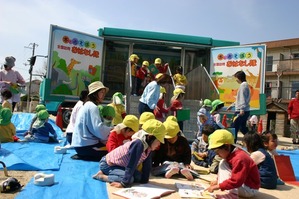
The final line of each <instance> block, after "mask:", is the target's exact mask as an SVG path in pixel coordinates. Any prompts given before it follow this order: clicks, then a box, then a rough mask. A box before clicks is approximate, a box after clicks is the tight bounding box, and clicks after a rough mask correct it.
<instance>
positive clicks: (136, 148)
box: [93, 119, 165, 188]
mask: <svg viewBox="0 0 299 199" xmlns="http://www.w3.org/2000/svg"><path fill="white" fill-rule="evenodd" d="M164 136H165V127H164V125H163V123H162V122H160V121H158V120H156V119H151V120H148V121H147V122H145V123H144V124H143V126H142V130H140V131H138V132H137V133H135V134H134V135H133V136H132V141H130V142H126V143H125V144H123V145H121V146H119V147H117V148H116V149H114V150H112V151H111V152H109V153H108V154H107V155H106V156H104V157H103V158H102V159H101V161H100V171H99V172H98V173H97V174H95V175H94V176H93V178H94V179H97V180H101V181H104V182H109V183H110V185H111V186H114V187H118V188H123V187H128V186H130V185H131V184H132V183H135V182H137V183H147V182H148V181H149V177H150V168H151V165H152V161H151V154H152V151H154V150H156V149H157V148H158V147H159V146H160V143H164ZM140 163H142V170H141V172H139V171H138V170H137V168H138V165H139V164H140Z"/></svg>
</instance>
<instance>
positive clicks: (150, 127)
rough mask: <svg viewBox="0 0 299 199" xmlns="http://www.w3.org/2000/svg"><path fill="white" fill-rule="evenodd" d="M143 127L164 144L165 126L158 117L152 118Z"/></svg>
mask: <svg viewBox="0 0 299 199" xmlns="http://www.w3.org/2000/svg"><path fill="white" fill-rule="evenodd" d="M142 129H143V130H144V131H145V132H147V133H148V134H149V135H153V136H155V137H156V138H157V140H159V142H161V143H162V144H164V137H165V126H164V125H163V123H162V122H160V121H158V120H156V119H150V120H148V121H146V122H145V123H144V124H143V125H142Z"/></svg>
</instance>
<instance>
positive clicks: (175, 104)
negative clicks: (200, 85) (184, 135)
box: [168, 88, 185, 131]
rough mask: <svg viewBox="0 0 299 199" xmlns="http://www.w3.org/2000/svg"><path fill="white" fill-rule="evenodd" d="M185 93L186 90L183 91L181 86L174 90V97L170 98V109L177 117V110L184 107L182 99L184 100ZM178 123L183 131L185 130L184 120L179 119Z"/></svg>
mask: <svg viewBox="0 0 299 199" xmlns="http://www.w3.org/2000/svg"><path fill="white" fill-rule="evenodd" d="M184 94H185V91H183V90H182V89H180V88H176V89H174V91H173V97H172V98H171V100H170V102H171V105H170V107H169V108H168V109H169V110H170V111H172V115H173V116H175V117H177V111H178V110H180V109H183V103H182V101H183V100H184ZM178 124H179V126H180V129H181V131H183V125H184V123H183V121H179V122H178Z"/></svg>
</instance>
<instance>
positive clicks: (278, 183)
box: [276, 178, 285, 185]
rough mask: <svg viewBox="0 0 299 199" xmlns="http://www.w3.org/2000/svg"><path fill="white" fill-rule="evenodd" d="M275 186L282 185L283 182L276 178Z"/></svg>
mask: <svg viewBox="0 0 299 199" xmlns="http://www.w3.org/2000/svg"><path fill="white" fill-rule="evenodd" d="M276 184H277V185H284V184H285V183H284V181H282V180H281V179H280V178H277V183H276Z"/></svg>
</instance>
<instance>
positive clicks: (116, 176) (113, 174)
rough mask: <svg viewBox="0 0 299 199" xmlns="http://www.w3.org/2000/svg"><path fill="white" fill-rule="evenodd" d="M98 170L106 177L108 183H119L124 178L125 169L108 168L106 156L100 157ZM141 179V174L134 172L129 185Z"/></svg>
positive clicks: (117, 167)
mask: <svg viewBox="0 0 299 199" xmlns="http://www.w3.org/2000/svg"><path fill="white" fill-rule="evenodd" d="M100 170H101V171H102V172H103V173H104V174H105V175H107V176H108V182H121V181H122V180H123V178H124V177H125V172H126V168H125V167H121V166H117V165H115V166H109V165H108V164H107V161H106V156H104V157H102V159H101V161H100ZM140 179H141V173H140V172H139V171H137V170H135V172H134V175H133V176H132V178H131V180H130V182H129V183H130V184H131V183H133V182H139V181H140Z"/></svg>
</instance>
